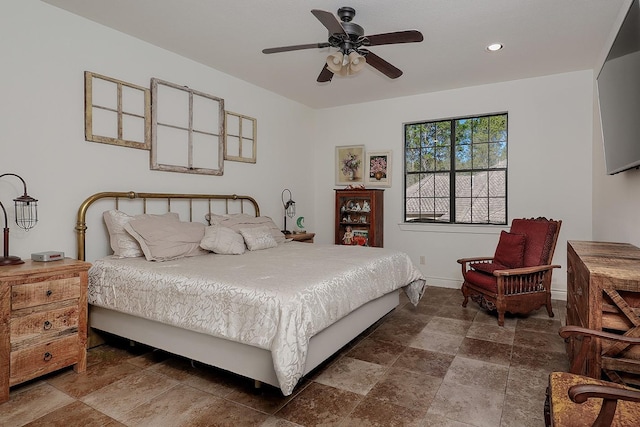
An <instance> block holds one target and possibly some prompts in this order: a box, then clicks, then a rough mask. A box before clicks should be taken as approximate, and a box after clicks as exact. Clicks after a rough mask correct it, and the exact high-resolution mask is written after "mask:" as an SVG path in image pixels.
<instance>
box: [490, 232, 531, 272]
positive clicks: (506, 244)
mask: <svg viewBox="0 0 640 427" xmlns="http://www.w3.org/2000/svg"><path fill="white" fill-rule="evenodd" d="M525 244H526V237H525V235H524V234H517V233H508V232H506V231H504V230H503V231H502V232H501V233H500V240H499V241H498V247H496V252H495V254H494V255H493V262H494V263H497V264H501V265H504V266H505V267H508V268H520V267H523V266H524V249H525Z"/></svg>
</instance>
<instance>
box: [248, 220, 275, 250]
mask: <svg viewBox="0 0 640 427" xmlns="http://www.w3.org/2000/svg"><path fill="white" fill-rule="evenodd" d="M240 234H242V237H244V242H245V243H246V244H247V248H249V250H250V251H258V250H260V249H269V248H275V247H276V246H278V242H276V240H275V239H274V238H273V235H271V231H270V230H269V228H268V227H266V226H264V225H263V226H259V227H251V228H241V229H240Z"/></svg>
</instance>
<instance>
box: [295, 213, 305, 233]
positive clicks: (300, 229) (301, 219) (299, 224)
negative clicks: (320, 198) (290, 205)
mask: <svg viewBox="0 0 640 427" xmlns="http://www.w3.org/2000/svg"><path fill="white" fill-rule="evenodd" d="M296 226H297V227H298V232H300V233H304V232H305V231H304V217H303V216H299V217H298V219H297V220H296Z"/></svg>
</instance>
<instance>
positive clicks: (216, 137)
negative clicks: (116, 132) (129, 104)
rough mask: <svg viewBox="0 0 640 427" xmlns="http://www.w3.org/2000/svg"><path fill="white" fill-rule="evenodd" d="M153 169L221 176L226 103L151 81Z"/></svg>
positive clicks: (162, 82)
mask: <svg viewBox="0 0 640 427" xmlns="http://www.w3.org/2000/svg"><path fill="white" fill-rule="evenodd" d="M151 99H152V102H151V126H152V132H151V169H152V170H162V171H168V172H182V173H194V174H203V175H218V176H220V175H222V174H223V173H224V166H223V165H224V128H225V125H224V119H225V114H224V100H223V99H222V98H218V97H215V96H213V95H208V94H206V93H202V92H199V91H196V90H193V89H190V88H188V87H186V86H180V85H177V84H174V83H169V82H166V81H163V80H160V79H156V78H152V79H151Z"/></svg>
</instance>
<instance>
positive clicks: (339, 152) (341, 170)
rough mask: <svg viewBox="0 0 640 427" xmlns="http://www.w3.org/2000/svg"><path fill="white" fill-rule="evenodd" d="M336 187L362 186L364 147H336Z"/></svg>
mask: <svg viewBox="0 0 640 427" xmlns="http://www.w3.org/2000/svg"><path fill="white" fill-rule="evenodd" d="M335 161H336V185H352V184H362V183H363V181H364V175H365V170H364V166H365V165H364V145H343V146H338V147H336V160H335Z"/></svg>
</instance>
